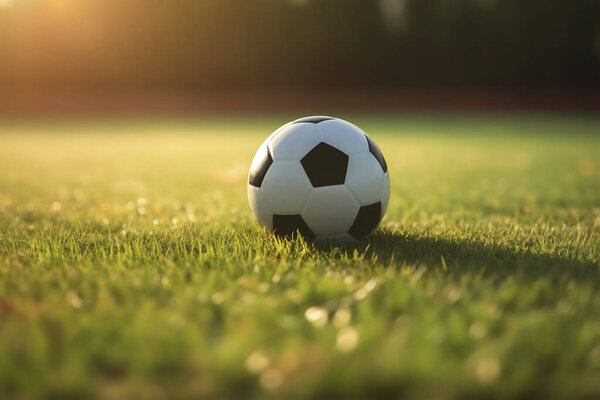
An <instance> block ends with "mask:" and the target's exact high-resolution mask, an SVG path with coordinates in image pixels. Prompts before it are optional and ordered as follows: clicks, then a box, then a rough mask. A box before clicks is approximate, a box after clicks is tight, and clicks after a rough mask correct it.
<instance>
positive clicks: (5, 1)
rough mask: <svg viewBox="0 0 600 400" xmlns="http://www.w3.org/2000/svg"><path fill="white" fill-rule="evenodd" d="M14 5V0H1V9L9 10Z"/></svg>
mask: <svg viewBox="0 0 600 400" xmlns="http://www.w3.org/2000/svg"><path fill="white" fill-rule="evenodd" d="M13 4H14V0H0V8H8V7H10V6H12V5H13Z"/></svg>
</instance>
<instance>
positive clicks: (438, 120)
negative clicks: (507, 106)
mask: <svg viewBox="0 0 600 400" xmlns="http://www.w3.org/2000/svg"><path fill="white" fill-rule="evenodd" d="M346 117H348V119H349V120H352V121H353V122H355V123H357V124H358V125H359V126H361V127H362V128H364V129H365V130H366V131H367V132H368V133H369V134H370V135H372V136H373V138H374V139H375V140H376V141H377V143H379V145H380V147H381V148H382V149H383V152H384V153H385V156H386V158H387V161H388V165H389V168H390V171H391V177H392V197H391V203H390V207H389V211H388V214H387V216H386V218H385V219H384V221H383V224H382V227H381V229H380V230H378V231H377V232H376V233H375V234H374V235H373V236H372V237H370V238H369V239H368V240H367V241H365V242H364V243H361V244H360V245H358V246H356V247H351V246H350V247H344V246H342V247H332V248H322V247H317V246H315V245H314V244H311V243H307V242H304V241H301V240H300V241H287V240H281V239H277V238H274V237H272V236H270V235H268V234H267V233H265V232H264V231H262V230H260V229H259V228H258V227H257V226H256V225H255V223H254V222H253V221H252V219H251V214H250V211H249V208H248V206H247V202H246V195H245V180H246V173H247V168H248V165H249V162H250V159H251V157H252V155H253V151H254V150H255V149H256V148H257V147H258V145H259V144H260V142H261V141H262V140H263V139H264V138H265V137H266V136H267V135H268V134H269V133H270V132H271V131H273V130H274V129H275V128H277V127H278V126H279V125H281V124H283V123H285V122H286V121H287V120H288V119H289V118H288V117H284V116H278V115H273V116H270V117H262V118H258V117H238V118H234V119H232V118H217V117H213V118H204V119H200V118H179V119H167V118H165V119H148V118H146V119H143V120H142V119H139V120H136V119H95V120H77V119H72V120H68V119H67V120H51V121H50V120H49V121H45V120H38V121H29V122H23V121H20V122H19V121H12V122H11V121H7V120H6V121H3V122H1V123H0V143H1V146H0V397H1V398H2V399H32V398H61V399H64V398H71V399H74V398H81V399H84V398H85V399H89V398H110V399H119V398H143V399H162V398H164V399H166V398H170V399H173V398H215V397H216V398H236V399H239V398H299V399H301V398H340V397H343V398H440V399H444V398H449V399H450V398H468V397H487V398H570V399H571V398H598V397H600V163H599V160H600V157H599V156H600V137H598V134H597V133H598V132H600V120H598V118H594V117H583V116H577V115H565V116H561V115H556V116H540V115H537V116H536V115H520V116H510V115H507V116H481V115H480V116H469V117H466V116H465V117H461V116H444V115H438V116H435V117H434V116H409V115H407V116H400V117H398V116H396V117H391V116H385V115H367V114H361V115H354V116H352V115H351V116H346Z"/></svg>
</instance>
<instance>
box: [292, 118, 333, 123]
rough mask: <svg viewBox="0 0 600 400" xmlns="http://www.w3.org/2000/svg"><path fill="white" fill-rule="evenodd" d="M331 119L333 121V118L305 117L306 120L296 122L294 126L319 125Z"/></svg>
mask: <svg viewBox="0 0 600 400" xmlns="http://www.w3.org/2000/svg"><path fill="white" fill-rule="evenodd" d="M330 119H333V118H331V117H304V118H300V119H297V120H295V121H294V122H292V124H299V123H302V122H305V123H311V124H318V123H319V122H323V121H329V120H330Z"/></svg>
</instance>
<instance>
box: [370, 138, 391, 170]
mask: <svg viewBox="0 0 600 400" xmlns="http://www.w3.org/2000/svg"><path fill="white" fill-rule="evenodd" d="M365 137H366V138H367V142H369V151H370V152H371V154H373V156H374V157H375V159H376V160H377V162H378V163H379V165H381V169H383V172H387V169H388V168H387V163H386V162H385V158H383V154H382V153H381V150H379V147H377V145H376V144H375V142H374V141H373V139H371V138H370V137H368V136H367V135H365Z"/></svg>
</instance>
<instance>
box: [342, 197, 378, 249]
mask: <svg viewBox="0 0 600 400" xmlns="http://www.w3.org/2000/svg"><path fill="white" fill-rule="evenodd" d="M379 220H381V202H379V201H378V202H377V203H373V204H369V205H368V206H362V207H361V208H360V210H358V215H357V216H356V219H355V220H354V223H353V224H352V226H351V227H350V230H349V231H348V233H349V234H350V236H352V237H353V238H354V239H356V240H361V239H363V238H364V237H365V236H367V235H368V234H369V232H371V231H372V230H373V229H375V228H376V227H377V224H378V223H379Z"/></svg>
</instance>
